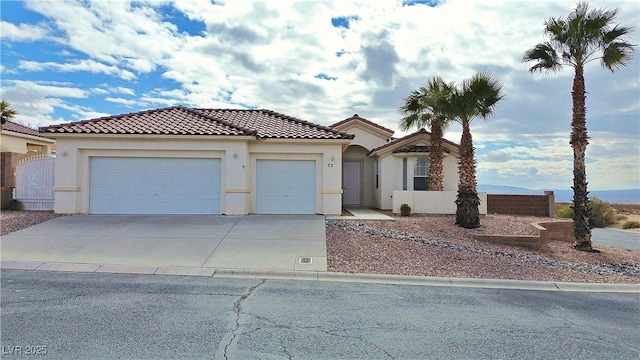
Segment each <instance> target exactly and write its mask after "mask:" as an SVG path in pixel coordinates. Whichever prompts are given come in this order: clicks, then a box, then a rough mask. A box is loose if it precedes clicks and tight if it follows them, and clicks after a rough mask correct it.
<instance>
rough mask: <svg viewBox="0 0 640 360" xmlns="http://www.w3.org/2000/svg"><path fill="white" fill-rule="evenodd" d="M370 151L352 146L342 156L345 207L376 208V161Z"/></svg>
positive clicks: (343, 202) (343, 201)
mask: <svg viewBox="0 0 640 360" xmlns="http://www.w3.org/2000/svg"><path fill="white" fill-rule="evenodd" d="M368 154H369V150H367V149H366V148H364V147H362V146H360V145H350V146H349V147H348V148H347V150H346V151H345V152H344V154H342V190H343V194H342V204H343V206H374V191H373V190H374V189H373V185H374V184H373V177H374V161H373V160H372V159H371V158H369V157H368V156H367V155H368Z"/></svg>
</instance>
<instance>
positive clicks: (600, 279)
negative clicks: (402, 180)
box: [327, 214, 640, 284]
mask: <svg viewBox="0 0 640 360" xmlns="http://www.w3.org/2000/svg"><path fill="white" fill-rule="evenodd" d="M388 215H390V216H393V214H388ZM553 220H555V219H553V218H538V217H529V216H510V215H486V216H483V217H482V221H481V222H482V225H483V226H482V227H480V228H477V229H463V228H461V227H458V226H456V225H455V224H454V223H455V217H454V216H449V215H429V216H419V215H413V216H411V217H396V221H345V220H331V221H327V256H328V269H329V271H335V272H347V273H378V274H397V275H423V276H442V277H467V278H486V279H516V280H542V281H562V282H594V283H596V282H597V283H611V282H613V283H636V284H637V283H638V282H640V252H637V251H629V250H623V249H616V248H612V247H606V246H599V247H598V249H599V250H600V251H601V252H599V253H585V252H580V251H576V250H574V249H573V248H572V247H571V245H572V244H571V243H568V242H560V241H552V242H550V243H549V250H548V251H535V250H528V249H524V248H519V247H515V246H508V245H502V244H492V243H485V242H481V241H477V240H475V239H474V238H473V234H476V233H482V234H492V235H534V234H535V233H536V232H535V229H534V228H533V227H532V226H531V225H530V223H531V222H535V221H553Z"/></svg>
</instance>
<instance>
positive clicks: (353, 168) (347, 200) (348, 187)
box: [342, 161, 360, 205]
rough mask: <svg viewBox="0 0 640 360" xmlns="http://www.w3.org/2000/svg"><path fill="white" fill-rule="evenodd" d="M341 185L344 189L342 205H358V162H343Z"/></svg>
mask: <svg viewBox="0 0 640 360" xmlns="http://www.w3.org/2000/svg"><path fill="white" fill-rule="evenodd" d="M342 185H343V187H344V204H345V205H360V162H357V161H345V162H344V174H343V184H342Z"/></svg>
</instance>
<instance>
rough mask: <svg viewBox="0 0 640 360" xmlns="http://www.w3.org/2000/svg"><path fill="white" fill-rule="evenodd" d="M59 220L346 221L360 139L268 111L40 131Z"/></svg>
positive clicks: (132, 119) (146, 115)
mask: <svg viewBox="0 0 640 360" xmlns="http://www.w3.org/2000/svg"><path fill="white" fill-rule="evenodd" d="M40 131H41V133H42V134H43V135H44V136H46V137H48V138H53V139H56V142H57V158H56V166H55V187H54V191H55V199H56V200H55V211H56V212H58V213H91V214H227V215H234V214H248V213H260V214H340V212H341V209H342V184H341V173H342V172H341V164H342V153H343V151H344V149H346V148H347V147H348V146H349V143H350V142H351V140H352V139H353V135H350V134H347V133H345V132H341V131H338V130H336V129H331V128H329V127H325V126H320V125H316V124H313V123H310V122H306V121H303V120H299V119H296V118H293V117H289V116H286V115H282V114H279V113H276V112H273V111H269V110H232V109H226V110H223V109H191V108H185V107H182V106H175V107H169V108H164V109H157V110H149V111H142V112H137V113H132V114H123V115H116V116H107V117H103V118H98V119H92V120H86V121H81V122H74V123H68V124H61V125H52V126H48V127H43V128H40Z"/></svg>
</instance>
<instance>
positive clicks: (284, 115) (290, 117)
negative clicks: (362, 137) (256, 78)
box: [257, 108, 355, 139]
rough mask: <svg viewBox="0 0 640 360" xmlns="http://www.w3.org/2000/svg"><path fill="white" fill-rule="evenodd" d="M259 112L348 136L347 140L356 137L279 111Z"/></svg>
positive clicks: (263, 110) (265, 110)
mask: <svg viewBox="0 0 640 360" xmlns="http://www.w3.org/2000/svg"><path fill="white" fill-rule="evenodd" d="M257 111H262V112H265V113H267V114H270V115H274V116H279V117H281V118H283V119H285V120H290V121H293V122H296V123H299V124H304V125H308V126H311V127H313V128H316V129H321V130H325V131H329V132H332V133H334V134H341V135H346V136H347V137H346V138H349V139H353V138H354V137H355V135H353V134H349V133H346V132H344V131H340V130H336V129H333V128H331V127H329V126H325V125H320V124H316V123H313V122H311V121H307V120H302V119H300V118H297V117H294V116H290V115H286V114H282V113H279V112H277V111H273V110H269V109H264V108H262V109H257Z"/></svg>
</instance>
